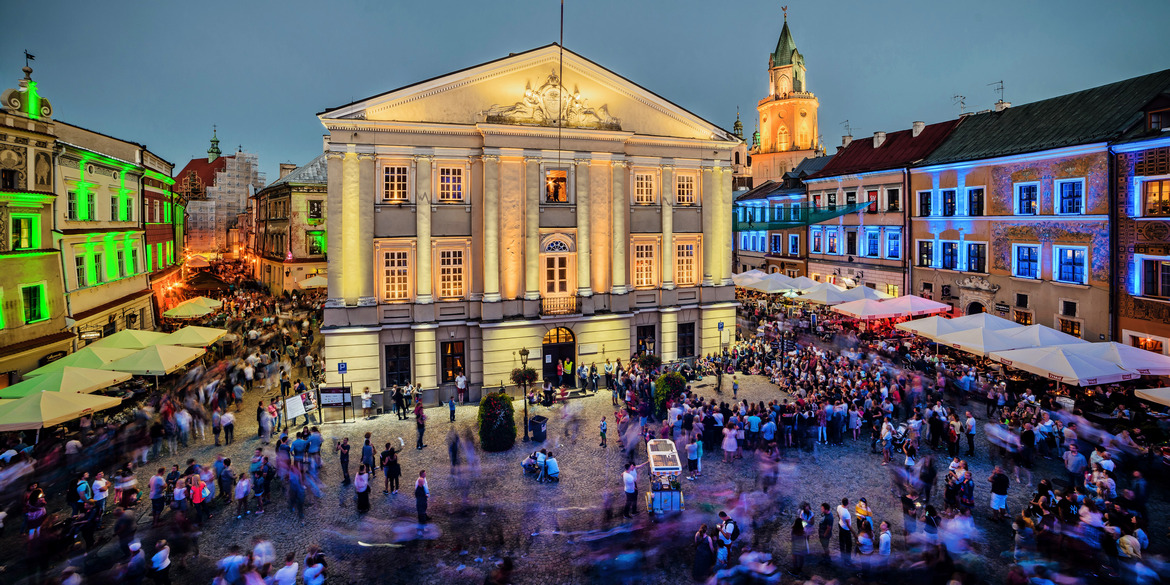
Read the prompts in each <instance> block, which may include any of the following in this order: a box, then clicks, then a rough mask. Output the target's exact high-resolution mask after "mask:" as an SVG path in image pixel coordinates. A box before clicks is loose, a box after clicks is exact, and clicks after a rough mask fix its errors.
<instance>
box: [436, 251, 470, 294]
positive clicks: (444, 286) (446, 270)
mask: <svg viewBox="0 0 1170 585" xmlns="http://www.w3.org/2000/svg"><path fill="white" fill-rule="evenodd" d="M463 260H464V258H463V250H461V249H460V250H439V296H441V297H443V298H445V299H457V298H460V297H462V296H463V273H464V271H463Z"/></svg>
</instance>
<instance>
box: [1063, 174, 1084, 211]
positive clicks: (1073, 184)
mask: <svg viewBox="0 0 1170 585" xmlns="http://www.w3.org/2000/svg"><path fill="white" fill-rule="evenodd" d="M1056 193H1057V195H1056V196H1057V201H1056V204H1057V208H1058V209H1059V210H1060V213H1061V214H1062V215H1080V214H1082V213H1084V212H1085V180H1084V179H1071V180H1067V181H1057V182H1056Z"/></svg>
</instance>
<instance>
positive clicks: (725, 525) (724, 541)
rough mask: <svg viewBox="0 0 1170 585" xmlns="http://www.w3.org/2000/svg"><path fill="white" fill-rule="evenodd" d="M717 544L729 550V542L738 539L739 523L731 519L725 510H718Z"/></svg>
mask: <svg viewBox="0 0 1170 585" xmlns="http://www.w3.org/2000/svg"><path fill="white" fill-rule="evenodd" d="M719 520H720V522H719V527H718V528H719V544H720V545H721V546H723V547H725V548H727V549H728V553H729V554H728V556H730V552H731V543H733V542H735V541H736V540H737V539H739V523H738V522H736V521H735V520H732V519H731V516H728V515H727V512H719Z"/></svg>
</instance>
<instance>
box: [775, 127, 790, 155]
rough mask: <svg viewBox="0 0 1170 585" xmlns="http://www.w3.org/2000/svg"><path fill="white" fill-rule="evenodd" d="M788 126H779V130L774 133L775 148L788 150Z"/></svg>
mask: <svg viewBox="0 0 1170 585" xmlns="http://www.w3.org/2000/svg"><path fill="white" fill-rule="evenodd" d="M788 142H789V137H788V128H787V127H785V126H781V127H780V131H779V132H777V133H776V150H788Z"/></svg>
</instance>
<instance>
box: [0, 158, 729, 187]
mask: <svg viewBox="0 0 1170 585" xmlns="http://www.w3.org/2000/svg"><path fill="white" fill-rule="evenodd" d="M738 155H739V153H736V156H738ZM0 189H7V190H9V191H14V190H16V169H0Z"/></svg>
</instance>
